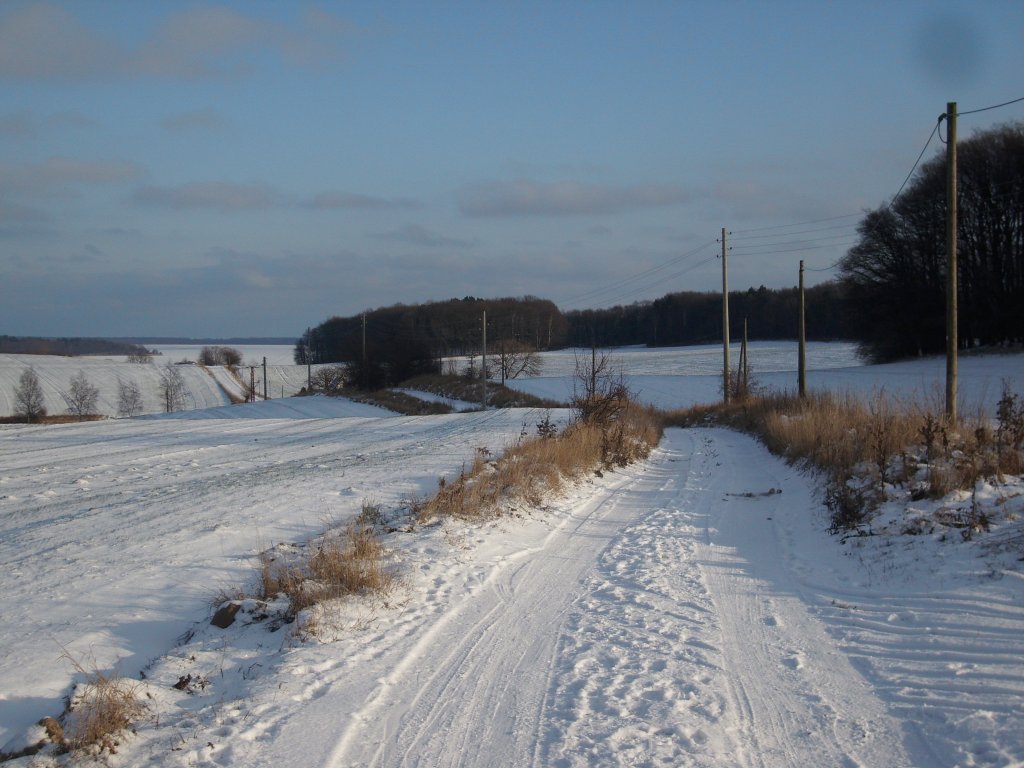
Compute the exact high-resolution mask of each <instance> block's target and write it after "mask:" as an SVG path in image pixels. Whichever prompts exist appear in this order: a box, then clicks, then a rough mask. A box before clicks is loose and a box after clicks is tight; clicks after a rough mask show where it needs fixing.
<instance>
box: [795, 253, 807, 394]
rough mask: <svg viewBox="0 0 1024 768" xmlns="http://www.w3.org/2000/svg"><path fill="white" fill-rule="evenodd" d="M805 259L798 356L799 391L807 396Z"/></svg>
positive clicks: (801, 288)
mask: <svg viewBox="0 0 1024 768" xmlns="http://www.w3.org/2000/svg"><path fill="white" fill-rule="evenodd" d="M804 306H805V305H804V260H803V259H800V352H799V353H798V356H797V377H796V383H797V392H798V393H799V395H800V397H807V325H806V315H805V312H804Z"/></svg>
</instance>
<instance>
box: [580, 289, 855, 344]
mask: <svg viewBox="0 0 1024 768" xmlns="http://www.w3.org/2000/svg"><path fill="white" fill-rule="evenodd" d="M804 293H805V297H804V300H805V307H806V315H807V338H808V339H812V340H818V341H832V340H838V339H848V338H851V335H850V334H851V329H850V323H849V321H848V318H847V317H846V316H845V315H844V313H843V311H842V302H841V301H840V297H841V295H842V288H841V287H840V286H839V285H837V284H836V283H834V282H829V283H824V284H822V285H817V286H814V287H812V288H808V289H806V291H805V292H804ZM799 317H800V295H799V291H798V289H797V288H778V289H769V288H765V287H764V286H763V285H762V286H761V287H760V288H749V289H747V290H746V291H730V292H729V324H730V326H731V327H732V328H733V329H739V328H742V325H743V321H744V320H746V321H747V326H748V329H749V335H750V338H751V339H754V340H759V339H760V340H769V339H795V338H797V335H798V331H799V329H798V324H799ZM566 319H567V321H568V323H569V343H570V344H571V345H572V346H578V347H587V346H590V345H591V344H595V345H596V346H599V347H611V346H625V345H631V344H643V345H645V346H649V347H665V346H681V345H687V344H705V343H710V342H714V341H719V340H720V339H721V338H722V294H721V293H714V292H697V291H684V292H680V293H669V294H666V295H665V296H663V297H661V298H660V299H655V300H654V301H645V302H637V303H635V304H630V305H626V306H617V307H611V308H609V309H584V310H575V311H572V312H569V313H568V314H567V315H566Z"/></svg>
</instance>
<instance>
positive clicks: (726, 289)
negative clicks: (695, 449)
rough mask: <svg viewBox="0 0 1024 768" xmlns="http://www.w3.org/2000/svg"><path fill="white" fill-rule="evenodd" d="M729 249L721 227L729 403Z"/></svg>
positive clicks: (726, 394)
mask: <svg viewBox="0 0 1024 768" xmlns="http://www.w3.org/2000/svg"><path fill="white" fill-rule="evenodd" d="M728 253H729V248H728V246H727V245H726V243H725V227H722V392H723V398H724V401H725V403H726V404H728V403H729V261H728Z"/></svg>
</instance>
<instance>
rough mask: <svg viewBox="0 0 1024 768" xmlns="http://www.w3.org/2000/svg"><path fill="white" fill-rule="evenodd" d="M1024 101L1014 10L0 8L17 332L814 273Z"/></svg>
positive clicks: (249, 324)
mask: <svg viewBox="0 0 1024 768" xmlns="http://www.w3.org/2000/svg"><path fill="white" fill-rule="evenodd" d="M1022 96H1024V3H1021V2H1019V0H1006V1H1000V0H971V1H970V2H967V1H966V0H965V1H963V2H941V1H930V2H901V1H899V0H897V1H896V2H893V1H892V0H889V1H888V2H877V3H876V2H869V1H868V0H844V1H842V2H840V1H838V0H833V1H832V2H829V1H827V0H818V1H815V2H795V1H789V0H779V1H778V2H738V1H731V0H727V1H718V2H710V1H709V2H701V1H700V0H691V1H687V2H682V1H679V2H668V1H667V0H666V1H663V2H652V1H648V0H636V1H635V2H625V1H624V0H623V1H620V2H603V1H601V0H592V1H591V2H577V1H574V0H546V1H543V2H530V1H529V0H519V1H518V2H501V1H500V0H497V1H495V2H468V1H466V2H426V3H425V2H387V1H386V0H378V1H377V2H360V1H356V0H353V1H352V2H310V3H305V4H303V3H299V2H294V3H293V2H260V1H259V0H245V1H244V2H224V3H201V2H160V1H159V0H152V1H150V2H145V3H140V2H136V1H134V0H122V1H114V0H111V1H108V2H94V1H93V0H75V1H74V2H59V1H55V2H23V1H21V0H4V1H3V2H2V3H0V334H8V335H20V336H29V335H31V336H193V337H239V336H241V337H256V336H280V337H295V336H298V335H299V334H301V333H302V331H303V330H305V329H306V328H307V327H310V326H315V325H317V324H319V323H320V322H322V321H323V320H326V319H327V318H329V317H331V316H334V315H340V316H348V315H353V314H357V313H359V312H361V311H363V310H365V309H370V308H374V307H379V306H386V305H391V304H395V303H399V302H402V303H407V304H412V303H420V302H425V301H431V300H443V299H448V298H452V297H459V298H461V297H463V296H477V297H498V296H518V295H535V296H540V297H543V298H549V299H551V300H553V301H554V302H555V303H556V304H558V306H559V307H561V308H562V309H563V310H569V309H581V308H591V307H604V306H611V305H614V304H629V303H632V302H634V301H642V300H648V299H653V298H657V297H659V296H661V295H664V294H665V293H668V292H671V291H682V290H720V289H721V280H722V275H721V261H720V259H719V258H717V255H718V254H720V251H721V244H720V242H719V240H720V238H721V232H722V230H723V228H724V229H725V230H726V231H727V235H726V240H727V244H728V246H729V247H730V251H729V256H728V265H729V286H730V288H731V289H733V290H737V289H746V288H748V287H757V286H760V285H765V286H767V287H769V288H777V287H785V286H793V285H795V284H796V282H797V278H798V272H799V261H800V260H801V259H803V260H805V262H806V266H807V268H808V270H809V271H808V273H807V276H808V284H814V283H816V282H820V281H822V280H827V279H830V278H831V277H833V276H834V274H835V271H834V269H831V267H832V265H834V263H835V262H836V260H837V259H839V258H840V257H841V256H842V255H843V254H844V252H845V251H846V249H847V248H849V247H850V245H852V244H853V243H854V242H855V240H856V226H857V223H858V222H859V220H860V218H861V217H862V216H863V215H864V213H865V212H866V211H868V210H871V209H874V208H877V207H878V206H880V205H884V204H886V203H888V202H889V201H890V200H891V199H892V197H893V196H894V195H895V194H896V192H897V191H898V189H899V188H900V186H901V185H902V184H903V182H904V180H905V178H906V177H907V175H908V174H909V173H910V172H911V170H912V169H913V168H914V164H915V161H916V159H917V157H918V155H919V153H921V151H922V149H923V148H924V147H925V146H926V142H927V141H928V139H929V136H930V135H931V134H932V132H933V129H934V128H935V125H936V121H937V118H938V116H939V115H940V114H942V113H943V112H945V110H946V103H947V102H950V101H954V102H956V103H957V107H958V111H959V112H965V111H969V110H974V109H981V108H985V107H989V106H992V105H996V104H1001V103H1003V102H1006V101H1010V100H1013V99H1017V98H1020V97H1022ZM1019 120H1024V102H1022V103H1017V104H1013V105H1010V106H1007V107H1002V108H999V109H993V110H988V111H985V112H981V113H976V114H973V115H964V116H961V117H960V119H959V120H958V133H959V136H960V137H961V138H964V137H967V136H969V135H970V134H971V133H972V132H974V131H976V130H982V129H986V128H990V127H992V126H993V125H997V124H1000V123H1004V122H1010V121H1019ZM940 139H941V133H940V135H939V137H936V138H934V139H932V141H931V144H929V145H928V150H927V151H926V153H925V155H924V158H925V159H927V158H930V157H932V156H935V155H937V154H939V153H940V152H942V151H943V145H942V143H941V141H940Z"/></svg>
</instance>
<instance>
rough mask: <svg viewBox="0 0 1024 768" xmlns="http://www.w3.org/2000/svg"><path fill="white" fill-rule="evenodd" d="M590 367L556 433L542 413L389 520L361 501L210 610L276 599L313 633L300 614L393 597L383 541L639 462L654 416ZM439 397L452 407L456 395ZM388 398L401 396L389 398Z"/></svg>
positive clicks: (275, 557) (277, 550)
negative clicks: (357, 599)
mask: <svg viewBox="0 0 1024 768" xmlns="http://www.w3.org/2000/svg"><path fill="white" fill-rule="evenodd" d="M590 362H591V364H590V365H584V364H581V367H580V368H579V370H578V372H577V375H578V377H579V379H580V384H579V387H578V394H577V396H576V397H575V398H574V400H573V403H572V417H571V419H570V420H569V423H568V425H567V426H565V428H564V429H559V426H558V425H557V424H556V423H555V421H553V420H552V413H551V411H550V410H547V411H543V412H542V413H543V416H542V418H540V419H539V420H538V421H537V423H536V425H535V426H536V432H535V433H534V434H529V433H527V432H526V430H525V429H524V433H523V434H522V435H521V437H520V439H519V440H518V441H517V442H516V443H515V444H514V445H512V446H510V447H508V448H507V449H506V450H505V451H504V452H503V453H502V455H501V456H499V457H493V456H491V454H490V453H489V452H488V451H487V450H485V449H478V450H477V452H476V455H475V458H474V460H473V462H472V463H471V464H470V465H469V466H464V467H463V468H462V469H461V471H460V472H459V474H458V475H457V476H456V477H455V478H451V479H450V478H445V477H441V478H439V479H438V484H437V490H436V491H435V492H434V493H433V494H431V495H429V496H427V497H425V498H414V499H411V500H410V501H409V502H408V505H407V506H406V507H405V508H403V509H399V510H394V511H391V512H389V513H385V511H384V510H382V509H381V507H380V506H379V505H376V504H374V503H372V502H369V501H366V502H364V503H363V506H362V510H361V511H360V513H359V515H358V516H357V517H356V519H355V520H353V521H351V522H349V523H347V524H345V525H343V526H341V527H335V528H333V529H331V530H328V531H327V532H325V533H324V534H322V535H321V536H319V537H317V538H315V539H313V540H312V541H309V542H307V543H306V544H304V545H301V546H296V545H281V546H277V547H273V548H271V549H269V550H267V551H265V552H263V553H262V554H261V555H260V557H259V563H258V573H257V578H256V579H255V581H256V584H257V586H256V588H255V593H254V594H252V595H249V594H245V593H243V594H239V595H233V596H228V595H221V596H219V598H218V599H217V600H216V602H217V604H218V607H219V608H220V609H223V608H224V604H225V603H227V604H231V603H237V602H238V601H239V600H245V599H249V598H255V599H257V600H260V601H262V602H264V603H267V604H269V603H272V602H274V601H276V600H279V599H280V598H281V597H282V596H283V597H284V598H285V599H286V603H287V607H286V608H285V612H286V616H287V620H288V621H290V622H294V621H296V620H297V619H298V618H299V616H300V614H302V619H301V620H300V621H298V630H299V631H300V632H301V633H303V634H310V633H315V625H316V619H315V617H314V615H313V614H312V613H311V612H306V613H305V614H303V612H304V611H306V609H309V608H314V607H316V606H321V605H323V604H325V603H328V602H330V601H332V600H338V599H345V598H348V597H351V596H362V597H369V598H372V599H378V600H383V599H387V596H388V595H389V594H390V593H391V592H392V591H393V590H394V589H395V587H396V586H397V584H398V583H399V581H400V577H399V574H398V573H397V570H396V568H397V566H395V565H394V564H393V563H392V562H391V553H390V551H389V548H388V546H387V536H388V535H389V534H393V533H396V532H398V531H411V530H414V529H415V528H416V527H418V526H430V525H435V524H440V523H442V522H443V521H444V520H446V519H448V518H458V519H462V520H476V521H481V520H487V519H493V518H495V517H498V516H501V515H506V514H512V513H514V512H515V510H517V509H518V508H520V507H522V506H524V505H530V506H537V505H540V504H541V503H543V500H544V498H545V497H546V495H547V494H550V493H557V492H559V491H560V490H562V489H563V488H564V486H565V485H566V484H567V483H571V482H574V481H577V480H579V479H580V478H582V477H584V476H586V475H589V474H597V475H601V474H602V473H603V472H604V471H606V470H610V469H614V468H616V467H624V466H626V465H628V464H630V463H632V462H634V461H637V460H640V459H643V458H645V457H647V456H648V454H649V453H650V452H651V450H652V449H653V448H654V447H655V446H656V445H657V444H658V442H659V441H660V439H661V433H662V426H661V419H660V417H659V415H658V414H657V413H656V412H655V411H654V410H652V409H648V408H643V407H641V406H639V405H637V404H636V403H635V402H634V401H633V399H632V398H631V396H630V393H629V391H628V390H627V388H626V387H625V385H624V384H623V382H622V379H621V377H620V376H615V375H614V374H613V372H612V367H611V365H610V362H609V360H608V358H607V357H601V358H600V359H599V360H597V359H594V360H591V361H590ZM595 366H596V367H595ZM456 382H464V379H462V378H460V377H457V376H455V377H431V378H429V379H426V380H414V381H411V382H409V386H416V387H418V388H425V387H442V386H443V387H447V386H451V385H454V384H455V383H456ZM492 388H493V389H495V390H502V389H504V388H503V387H500V385H493V387H492ZM435 391H436V390H435ZM510 392H511V390H510ZM445 394H446V396H453V397H456V398H458V395H459V394H461V393H460V392H458V391H457V390H456V391H455V392H452V391H451V390H446V392H445ZM514 394H519V393H514ZM395 395H402V393H395V392H391V393H389V394H388V397H392V396H395ZM406 397H408V396H406ZM410 399H411V400H416V398H410ZM417 402H419V403H423V401H417ZM430 405H440V404H437V403H434V404H430ZM388 407H394V404H393V403H391V404H389V406H388Z"/></svg>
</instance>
